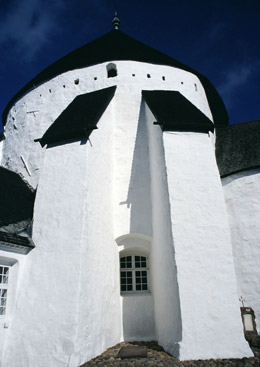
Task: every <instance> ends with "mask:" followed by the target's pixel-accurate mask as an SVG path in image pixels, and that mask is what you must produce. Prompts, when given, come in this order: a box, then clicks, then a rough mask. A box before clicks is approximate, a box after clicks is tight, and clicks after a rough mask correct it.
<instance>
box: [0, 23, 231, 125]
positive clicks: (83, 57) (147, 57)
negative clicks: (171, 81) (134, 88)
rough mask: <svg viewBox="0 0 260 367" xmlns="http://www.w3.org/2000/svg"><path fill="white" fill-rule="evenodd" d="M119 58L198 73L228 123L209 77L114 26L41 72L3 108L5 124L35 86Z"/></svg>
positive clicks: (218, 116)
mask: <svg viewBox="0 0 260 367" xmlns="http://www.w3.org/2000/svg"><path fill="white" fill-rule="evenodd" d="M117 60H131V61H140V62H146V63H151V64H157V65H168V66H173V67H176V68H179V69H182V70H186V71H189V72H191V73H193V74H195V75H197V76H198V77H199V79H200V81H201V82H202V84H203V86H204V89H205V91H206V94H207V98H208V101H209V105H210V108H211V112H212V115H213V119H214V122H215V124H219V125H226V124H228V115H227V112H226V108H225V106H224V103H223V101H222V99H221V97H220V96H219V94H218V92H217V91H216V89H215V88H214V87H213V85H212V84H211V83H210V82H209V80H208V79H207V78H205V77H204V76H203V75H201V74H200V73H198V72H196V71H195V70H193V69H191V68H189V67H188V66H186V65H184V64H182V63H180V62H179V61H177V60H175V59H173V58H172V57H170V56H167V55H165V54H164V53H162V52H160V51H157V50H155V49H153V48H152V47H149V46H147V45H145V44H144V43H142V42H140V41H137V40H135V39H134V38H132V37H129V36H128V35H126V34H125V33H123V32H121V31H119V30H112V31H111V32H109V33H107V34H105V35H104V36H102V37H100V38H98V39H96V40H94V41H92V42H90V43H87V44H86V45H84V46H82V47H80V48H78V49H76V50H74V51H72V52H71V53H69V54H68V55H66V56H64V57H62V58H61V59H59V60H58V61H56V62H54V63H53V64H51V65H50V66H48V67H47V68H46V69H44V70H43V71H42V72H40V73H39V74H38V75H37V76H36V77H35V78H33V79H32V80H31V81H30V82H29V83H28V84H26V85H25V86H24V87H23V88H22V89H21V90H20V91H19V92H18V93H17V94H16V95H15V96H14V97H13V98H12V99H11V101H10V102H9V103H8V105H7V106H6V108H5V110H4V112H3V124H5V121H6V117H7V114H8V111H9V109H10V108H11V106H12V105H13V103H14V102H15V101H16V100H17V99H19V98H20V97H21V96H22V95H23V94H25V93H26V92H27V91H28V90H30V89H31V88H34V87H35V86H37V85H39V84H41V83H43V82H45V81H46V80H49V79H52V78H54V77H55V76H57V75H59V74H62V73H64V72H66V71H69V70H74V69H78V68H83V67H87V66H91V65H95V64H99V63H103V62H106V61H117Z"/></svg>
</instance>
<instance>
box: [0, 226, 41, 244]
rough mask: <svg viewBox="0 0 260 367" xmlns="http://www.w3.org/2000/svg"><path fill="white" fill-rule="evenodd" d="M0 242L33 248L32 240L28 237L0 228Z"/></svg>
mask: <svg viewBox="0 0 260 367" xmlns="http://www.w3.org/2000/svg"><path fill="white" fill-rule="evenodd" d="M1 242H3V243H5V244H13V245H17V246H22V247H29V248H34V245H33V242H32V240H31V239H30V238H29V237H23V236H19V235H18V234H15V233H7V232H2V231H1V230H0V243H1Z"/></svg>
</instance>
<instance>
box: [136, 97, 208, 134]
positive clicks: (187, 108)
mask: <svg viewBox="0 0 260 367" xmlns="http://www.w3.org/2000/svg"><path fill="white" fill-rule="evenodd" d="M142 95H143V97H144V99H145V102H146V103H147V105H148V106H149V108H150V110H151V111H152V113H153V115H154V117H155V118H156V120H157V121H156V122H155V123H156V124H158V125H161V127H162V129H163V130H164V131H173V130H185V131H202V132H208V131H213V129H214V125H213V123H212V122H211V120H210V119H209V118H208V117H207V116H206V115H204V113H202V112H201V111H200V110H199V109H198V108H197V107H196V106H194V105H193V104H192V103H191V102H190V101H189V100H188V99H187V98H185V97H184V96H183V95H182V94H181V93H179V92H177V91H164V90H156V91H142Z"/></svg>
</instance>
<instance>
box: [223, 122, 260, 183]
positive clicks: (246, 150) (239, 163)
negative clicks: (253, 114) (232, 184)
mask: <svg viewBox="0 0 260 367" xmlns="http://www.w3.org/2000/svg"><path fill="white" fill-rule="evenodd" d="M259 141H260V120H257V121H251V122H244V123H239V124H235V125H230V126H227V127H221V128H217V129H216V159H217V164H218V168H219V172H220V175H221V176H222V177H225V176H228V175H231V174H233V173H236V172H240V171H244V170H248V169H252V168H258V167H260V144H259Z"/></svg>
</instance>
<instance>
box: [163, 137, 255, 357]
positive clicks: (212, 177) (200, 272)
mask: <svg viewBox="0 0 260 367" xmlns="http://www.w3.org/2000/svg"><path fill="white" fill-rule="evenodd" d="M163 141H164V149H165V159H166V169H167V178H168V187H169V199H170V208H171V221H172V233H173V241H174V248H175V256H176V265H177V278H178V285H179V293H180V307H181V321H182V341H181V343H180V359H182V360H183V359H200V358H203V359H205V358H234V357H237V358H242V357H245V356H247V357H249V356H252V351H251V350H250V348H249V346H248V343H247V342H246V340H245V338H244V335H243V327H242V322H241V315H240V309H239V301H238V295H237V289H236V278H235V270H234V263H233V255H232V246H231V241H230V234H229V227H228V219H227V215H226V208H225V202H224V197H223V192H222V186H221V182H220V178H219V173H218V169H217V166H216V161H215V156H214V148H213V147H212V143H211V141H210V138H209V136H208V134H202V133H181V132H165V133H164V134H163Z"/></svg>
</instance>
